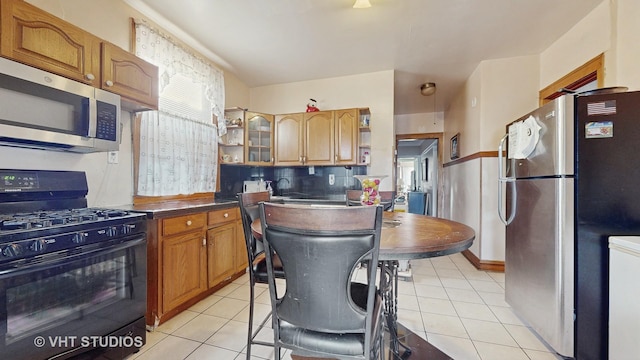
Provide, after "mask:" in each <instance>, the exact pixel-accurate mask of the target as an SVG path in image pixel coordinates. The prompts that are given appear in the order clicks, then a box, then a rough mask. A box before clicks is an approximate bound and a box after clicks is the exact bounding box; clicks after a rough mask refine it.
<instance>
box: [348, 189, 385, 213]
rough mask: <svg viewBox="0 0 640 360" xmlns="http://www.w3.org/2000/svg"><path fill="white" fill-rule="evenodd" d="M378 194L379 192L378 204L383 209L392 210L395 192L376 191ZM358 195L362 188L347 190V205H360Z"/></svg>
mask: <svg viewBox="0 0 640 360" xmlns="http://www.w3.org/2000/svg"><path fill="white" fill-rule="evenodd" d="M378 194H380V205H382V207H383V208H384V210H385V211H393V205H394V200H395V197H396V192H395V191H378ZM360 195H362V190H347V194H346V199H347V206H360V205H361V204H360Z"/></svg>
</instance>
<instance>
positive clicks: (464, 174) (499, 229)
mask: <svg viewBox="0 0 640 360" xmlns="http://www.w3.org/2000/svg"><path fill="white" fill-rule="evenodd" d="M538 66H539V61H538V56H522V57H514V58H507V59H496V60H486V61H483V62H481V63H480V64H479V65H478V67H477V68H476V70H475V71H474V72H473V74H472V75H471V76H470V77H469V79H467V81H466V82H465V85H464V87H463V89H462V90H461V91H460V93H459V94H458V95H457V96H456V98H455V100H454V101H453V103H452V106H451V108H450V110H449V111H448V112H446V114H445V115H446V121H445V142H446V143H447V144H446V146H445V147H444V148H445V149H446V150H445V153H446V154H445V158H444V159H445V162H447V160H448V159H450V153H449V152H450V151H449V145H448V144H449V143H448V142H449V139H450V138H451V136H453V135H454V134H456V133H458V132H459V133H460V135H459V140H458V141H459V150H460V156H461V157H465V156H469V155H472V154H477V153H479V152H484V151H496V150H497V147H498V143H499V141H500V138H501V137H502V135H503V134H504V132H505V125H506V124H507V123H509V122H511V121H514V120H515V119H517V118H518V117H520V116H522V115H524V114H525V113H527V112H529V111H530V110H533V109H535V108H536V107H537V86H538V82H539V81H538ZM497 164H498V160H497V158H490V157H480V158H476V159H472V160H468V161H466V160H465V161H462V162H459V163H453V164H451V165H450V166H447V167H446V168H445V177H444V189H445V191H444V194H443V196H444V204H443V206H444V216H445V217H449V216H450V219H452V220H456V221H460V222H462V223H464V224H467V225H469V226H471V227H473V229H474V230H475V232H476V239H475V241H474V245H473V246H472V247H471V248H470V251H471V252H472V253H474V255H475V256H477V257H478V259H480V260H481V261H504V225H502V223H501V222H500V220H499V218H498V216H497V197H498V194H497V190H498V185H497V181H498V179H497V176H498V173H497Z"/></svg>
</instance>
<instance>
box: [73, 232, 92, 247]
mask: <svg viewBox="0 0 640 360" xmlns="http://www.w3.org/2000/svg"><path fill="white" fill-rule="evenodd" d="M87 235H89V234H87V233H85V232H79V233H75V234H74V235H73V237H72V238H71V241H72V242H73V243H74V244H82V243H84V242H85V241H87Z"/></svg>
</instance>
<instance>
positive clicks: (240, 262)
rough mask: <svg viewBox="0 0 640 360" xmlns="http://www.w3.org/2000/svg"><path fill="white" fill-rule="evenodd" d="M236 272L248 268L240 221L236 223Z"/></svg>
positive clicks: (245, 245) (245, 244)
mask: <svg viewBox="0 0 640 360" xmlns="http://www.w3.org/2000/svg"><path fill="white" fill-rule="evenodd" d="M235 259H236V270H235V272H239V271H244V270H246V268H247V266H249V257H248V255H247V243H246V241H245V240H244V229H243V227H242V220H238V221H236V258H235Z"/></svg>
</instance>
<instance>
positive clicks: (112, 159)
mask: <svg viewBox="0 0 640 360" xmlns="http://www.w3.org/2000/svg"><path fill="white" fill-rule="evenodd" d="M107 162H108V163H109V164H117V163H118V152H117V151H109V153H108V154H107Z"/></svg>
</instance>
